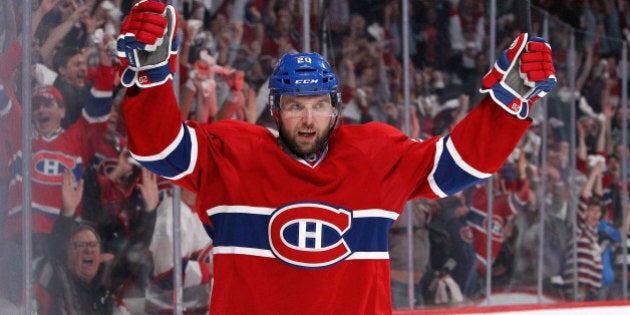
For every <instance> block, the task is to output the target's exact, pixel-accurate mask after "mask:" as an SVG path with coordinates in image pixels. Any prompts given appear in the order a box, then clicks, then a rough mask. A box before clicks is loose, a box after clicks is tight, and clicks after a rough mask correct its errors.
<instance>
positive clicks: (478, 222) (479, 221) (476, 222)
mask: <svg viewBox="0 0 630 315" xmlns="http://www.w3.org/2000/svg"><path fill="white" fill-rule="evenodd" d="M486 217H487V214H486V213H485V212H483V211H479V210H477V209H475V208H474V207H471V208H470V211H468V213H467V214H466V221H468V223H470V224H472V225H473V226H476V227H478V228H479V229H482V230H483V229H485V227H484V225H483V221H484V220H486Z"/></svg>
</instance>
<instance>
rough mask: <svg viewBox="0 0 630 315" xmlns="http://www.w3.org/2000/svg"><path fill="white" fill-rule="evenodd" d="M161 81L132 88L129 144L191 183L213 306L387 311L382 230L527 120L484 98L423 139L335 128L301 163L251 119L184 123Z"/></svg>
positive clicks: (369, 128)
mask: <svg viewBox="0 0 630 315" xmlns="http://www.w3.org/2000/svg"><path fill="white" fill-rule="evenodd" d="M172 89H173V87H172V85H171V84H170V82H169V83H168V84H165V85H162V86H158V87H154V88H148V89H142V90H132V91H129V93H128V95H127V98H126V100H125V102H124V114H125V118H126V121H127V127H128V136H129V147H130V149H131V152H132V154H133V156H134V158H136V159H137V160H138V161H139V162H141V163H142V164H143V165H144V166H145V167H147V168H149V169H150V170H152V171H154V172H156V173H158V174H160V175H162V176H165V177H168V178H170V179H172V180H174V181H175V182H176V183H177V184H179V185H181V186H183V187H185V188H187V189H189V190H192V191H195V192H197V193H198V195H197V205H196V206H197V209H196V211H197V213H198V215H199V217H200V219H201V220H202V222H203V223H204V226H205V228H206V230H207V232H208V234H209V235H210V237H211V238H212V240H213V243H214V276H215V280H214V287H213V292H212V300H211V313H212V314H259V313H269V314H388V313H391V312H392V307H391V297H390V278H389V260H388V259H389V256H388V248H387V246H388V241H387V237H388V229H389V227H390V225H391V224H392V222H393V221H394V220H396V218H397V217H398V215H399V213H401V212H402V210H403V206H404V204H405V202H406V201H407V200H409V199H412V198H416V197H424V198H431V199H435V198H440V197H443V196H446V195H449V194H452V193H455V192H457V191H459V190H461V189H464V188H466V187H469V186H470V185H472V184H474V183H477V182H479V181H481V180H483V179H485V178H488V177H489V176H490V175H491V174H492V173H493V172H495V171H496V170H497V169H498V168H499V167H500V166H501V165H502V164H503V162H504V160H505V159H506V158H507V157H508V155H509V154H510V153H511V152H512V150H513V149H514V147H515V146H516V144H517V142H518V141H519V139H520V138H521V136H522V135H523V133H524V132H525V131H526V130H527V128H528V126H529V124H530V121H529V120H519V119H517V118H515V117H513V116H510V115H509V114H507V113H506V112H505V111H504V110H503V109H501V108H500V107H499V106H496V105H495V104H494V103H493V102H492V100H491V98H489V97H486V98H484V100H483V101H482V102H481V103H480V104H478V105H477V106H476V107H475V108H474V109H473V110H472V111H471V113H470V114H469V115H468V116H467V118H465V119H464V120H463V121H462V122H461V123H460V124H459V125H458V126H457V127H455V129H454V130H453V132H452V133H451V134H450V135H447V136H445V137H436V138H432V139H429V140H427V141H424V142H420V141H415V140H411V139H409V138H408V137H407V136H406V135H405V134H404V133H402V132H401V131H399V130H397V129H395V128H393V127H391V126H388V125H385V124H381V123H369V124H365V125H352V126H350V125H348V126H341V127H339V128H337V129H336V130H334V131H333V133H332V135H331V136H330V138H329V141H328V149H327V151H326V152H324V153H323V156H322V157H321V158H320V159H319V160H318V162H317V163H315V164H314V165H310V164H308V163H306V162H305V161H303V160H300V159H295V158H293V157H291V156H290V155H288V154H287V153H285V152H284V151H283V150H282V148H281V147H280V146H279V145H278V140H277V138H276V136H275V135H274V134H273V133H272V132H270V131H269V130H267V129H265V128H263V127H260V126H257V125H253V124H248V123H244V122H239V121H219V122H216V123H212V124H208V125H200V124H197V123H195V122H185V123H183V124H182V123H181V121H180V120H179V118H178V117H180V116H179V110H178V107H177V103H176V100H175V97H174V95H173V91H172Z"/></svg>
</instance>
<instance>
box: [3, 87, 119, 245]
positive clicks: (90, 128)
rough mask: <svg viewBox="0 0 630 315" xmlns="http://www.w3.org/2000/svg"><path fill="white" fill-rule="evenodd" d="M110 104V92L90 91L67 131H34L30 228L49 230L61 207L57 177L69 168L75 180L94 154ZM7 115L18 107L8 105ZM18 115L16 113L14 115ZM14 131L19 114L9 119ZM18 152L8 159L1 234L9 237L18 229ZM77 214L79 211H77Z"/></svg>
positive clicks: (20, 174)
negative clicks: (8, 179) (45, 133)
mask: <svg viewBox="0 0 630 315" xmlns="http://www.w3.org/2000/svg"><path fill="white" fill-rule="evenodd" d="M111 104H112V92H111V90H110V91H97V90H95V89H93V90H92V93H91V95H90V97H89V100H87V103H86V105H85V107H84V109H83V116H82V117H81V118H79V120H78V121H77V122H76V123H74V124H73V125H71V126H70V127H69V128H68V129H67V130H61V131H60V132H58V133H56V134H54V135H53V136H51V137H49V138H45V137H42V136H40V135H37V134H35V135H34V137H33V140H32V141H31V144H32V145H31V150H32V160H31V162H30V167H31V174H32V181H31V187H32V188H31V189H32V204H31V206H32V218H33V222H32V230H33V232H34V233H46V234H47V233H50V232H51V231H52V227H53V223H54V221H55V219H56V218H57V217H58V216H59V213H60V208H61V176H62V174H63V172H64V170H65V169H70V170H71V171H72V173H73V174H74V176H75V179H76V180H77V181H78V180H79V179H81V177H82V176H83V171H84V170H85V167H86V164H87V163H89V162H90V160H91V159H92V156H93V155H94V145H95V143H97V142H96V141H93V140H94V139H96V138H98V137H102V136H103V133H104V131H105V129H106V127H107V117H108V116H109V111H110V108H111ZM11 111H15V112H12V114H11V115H13V116H14V117H15V116H21V111H20V108H19V106H16V105H14V107H12V108H11ZM17 114H19V115H17ZM11 123H12V124H13V128H14V130H17V131H18V132H19V130H21V117H16V118H15V119H13V120H12V122H11ZM22 167H23V161H22V151H21V150H18V151H16V152H15V154H14V155H13V156H12V158H11V160H10V161H9V172H10V173H11V183H10V185H9V191H8V204H7V205H5V206H6V207H7V210H6V213H3V215H6V216H7V222H6V227H5V229H4V236H5V237H10V236H11V235H14V234H16V233H19V232H20V231H21V229H22V223H21V222H22ZM77 215H78V216H80V213H78V214H77Z"/></svg>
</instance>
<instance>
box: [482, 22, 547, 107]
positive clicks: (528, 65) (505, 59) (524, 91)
mask: <svg viewBox="0 0 630 315" xmlns="http://www.w3.org/2000/svg"><path fill="white" fill-rule="evenodd" d="M481 85H482V88H481V92H482V93H487V92H489V93H490V96H492V99H493V100H494V101H495V102H496V103H497V104H499V105H500V106H501V107H502V108H503V109H505V110H506V111H507V112H508V113H510V114H512V115H514V116H516V117H518V118H520V119H525V118H526V117H527V115H528V114H529V109H530V108H531V106H532V104H533V103H534V102H536V101H537V100H538V99H539V98H541V97H544V96H545V95H547V93H549V92H550V91H551V90H553V88H554V87H555V86H556V70H555V69H554V67H553V62H552V60H551V46H549V44H548V43H547V42H546V41H545V40H544V39H543V38H540V37H532V38H531V39H529V40H528V34H527V33H522V34H521V35H519V36H518V37H517V38H516V39H515V40H514V42H513V43H512V45H510V47H509V48H508V49H506V50H504V51H502V52H501V55H500V56H499V58H498V59H497V61H496V62H495V63H494V67H492V69H490V71H488V73H487V74H486V75H485V76H484V77H483V79H482V82H481Z"/></svg>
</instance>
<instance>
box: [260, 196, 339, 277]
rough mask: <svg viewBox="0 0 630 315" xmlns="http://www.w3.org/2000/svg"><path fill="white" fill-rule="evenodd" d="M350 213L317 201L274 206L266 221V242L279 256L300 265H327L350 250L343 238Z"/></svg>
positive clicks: (309, 266) (312, 266) (310, 266)
mask: <svg viewBox="0 0 630 315" xmlns="http://www.w3.org/2000/svg"><path fill="white" fill-rule="evenodd" d="M351 222H352V213H351V212H350V211H348V210H346V209H341V208H336V207H331V206H328V205H324V204H319V203H294V204H289V205H286V206H283V207H280V208H278V209H276V210H275V211H274V212H273V214H272V215H271V219H270V221H269V244H270V246H271V251H272V252H273V253H274V255H275V256H276V257H278V259H280V260H282V261H284V262H286V263H288V264H291V265H295V266H299V267H303V268H319V267H326V266H330V265H332V264H334V263H337V262H339V261H341V260H343V259H345V258H346V257H348V256H349V255H350V254H351V253H352V251H351V250H350V248H349V247H348V245H347V244H346V241H345V240H344V239H343V235H344V234H345V233H346V232H347V231H348V230H350V227H351V225H352V223H351Z"/></svg>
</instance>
